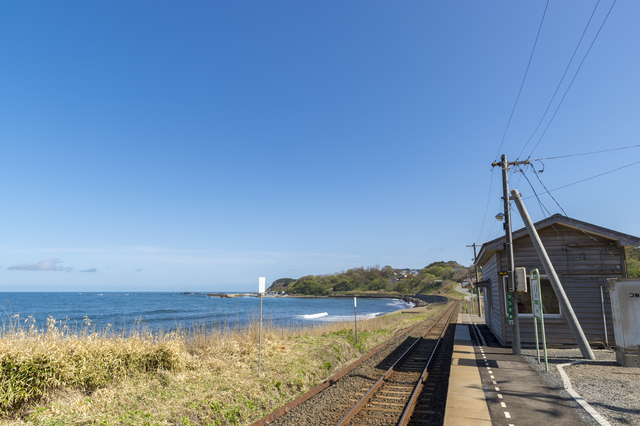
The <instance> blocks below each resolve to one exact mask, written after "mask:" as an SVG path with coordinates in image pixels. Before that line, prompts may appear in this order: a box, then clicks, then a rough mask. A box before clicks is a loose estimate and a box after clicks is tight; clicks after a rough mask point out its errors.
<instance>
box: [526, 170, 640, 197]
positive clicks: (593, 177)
mask: <svg viewBox="0 0 640 426" xmlns="http://www.w3.org/2000/svg"><path fill="white" fill-rule="evenodd" d="M636 164H640V161H636V162H634V163H631V164H627V165H626V166H622V167H618V168H617V169H613V170H609V171H608V172H604V173H600V174H597V175H595V176H591V177H588V178H586V179H582V180H579V181H577V182H573V183H569V184H567V185H563V186H559V187H557V188H554V189H547V188H545V190H546V192H541V193H540V194H549V195H551V194H550V193H551V192H553V191H557V190H559V189H563V188H566V187H568V186H572V185H577V184H579V183H582V182H586V181H588V180H591V179H595V178H597V177H600V176H604V175H608V174H609V173H613V172H617V171H618V170H622V169H626V168H627V167H631V166H634V165H636ZM536 176H537V174H536ZM543 186H544V185H543ZM531 197H533V195H531V196H529V197H526V198H523V200H526V199H527V198H531Z"/></svg>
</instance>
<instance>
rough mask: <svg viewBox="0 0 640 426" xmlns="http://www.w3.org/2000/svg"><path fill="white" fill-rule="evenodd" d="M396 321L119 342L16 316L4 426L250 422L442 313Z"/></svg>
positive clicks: (120, 338)
mask: <svg viewBox="0 0 640 426" xmlns="http://www.w3.org/2000/svg"><path fill="white" fill-rule="evenodd" d="M438 309H440V307H432V308H429V309H427V310H426V311H425V312H424V313H421V314H402V313H397V314H389V315H385V316H383V317H379V318H375V319H372V320H367V321H360V322H358V344H355V341H354V336H353V329H352V328H353V324H349V323H330V324H327V325H326V326H322V327H311V328H297V329H291V328H277V327H272V326H270V325H268V324H267V325H265V326H264V328H263V340H262V342H263V345H262V375H261V377H259V378H258V377H257V373H258V340H259V326H258V322H257V321H252V322H251V323H250V324H249V325H248V326H247V327H245V328H235V329H228V328H225V327H213V326H211V327H205V326H202V327H194V328H193V329H191V330H184V331H178V332H173V333H166V334H160V335H158V334H155V335H154V334H152V333H148V332H145V331H143V330H140V329H138V330H134V331H130V332H128V333H127V334H125V335H123V334H117V333H113V332H111V331H110V330H108V329H107V330H102V331H96V330H94V329H92V328H91V326H90V324H88V323H87V324H85V326H84V328H82V329H80V330H70V329H69V327H68V325H67V324H64V323H62V324H61V323H59V322H55V320H53V319H50V321H49V322H48V324H47V327H46V328H45V329H44V330H38V329H37V328H36V327H35V325H34V324H33V322H32V321H29V320H27V321H26V322H24V320H20V319H19V318H15V317H14V318H12V319H10V320H7V321H5V323H4V325H3V329H2V332H1V334H0V382H1V384H2V386H1V388H0V418H1V420H0V422H2V424H16V425H17V424H36V425H67V424H69V425H90V424H96V425H111V424H131V425H156V424H158V425H159V424H178V425H236V424H238V425H240V424H250V423H252V422H253V421H255V420H257V419H259V418H261V417H262V416H264V415H266V414H268V413H269V412H271V411H273V410H274V409H276V408H278V407H280V406H282V405H284V404H285V403H286V402H288V401H290V400H292V399H294V398H295V397H297V396H299V395H300V394H302V393H303V392H305V391H306V390H308V389H310V388H311V387H313V386H314V385H315V384H317V383H319V382H321V381H323V380H324V379H326V378H327V377H329V376H330V375H332V374H333V373H335V372H336V371H337V370H339V369H340V368H342V367H343V366H345V365H347V364H348V363H350V362H352V361H354V360H355V359H357V358H358V357H360V356H361V355H362V354H363V353H365V352H366V351H367V350H368V349H369V348H371V347H373V346H375V345H377V344H379V343H381V342H383V341H385V340H387V339H388V338H390V337H391V336H392V335H394V334H396V333H398V332H399V331H401V330H402V329H405V328H406V327H408V326H410V325H411V324H413V323H415V322H416V321H418V320H422V319H424V318H426V317H427V316H429V315H431V314H433V312H434V311H435V310H438Z"/></svg>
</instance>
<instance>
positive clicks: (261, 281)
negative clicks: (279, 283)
mask: <svg viewBox="0 0 640 426" xmlns="http://www.w3.org/2000/svg"><path fill="white" fill-rule="evenodd" d="M264 283H265V277H260V278H259V279H258V293H259V294H260V347H259V349H258V377H260V369H261V367H262V295H263V294H264Z"/></svg>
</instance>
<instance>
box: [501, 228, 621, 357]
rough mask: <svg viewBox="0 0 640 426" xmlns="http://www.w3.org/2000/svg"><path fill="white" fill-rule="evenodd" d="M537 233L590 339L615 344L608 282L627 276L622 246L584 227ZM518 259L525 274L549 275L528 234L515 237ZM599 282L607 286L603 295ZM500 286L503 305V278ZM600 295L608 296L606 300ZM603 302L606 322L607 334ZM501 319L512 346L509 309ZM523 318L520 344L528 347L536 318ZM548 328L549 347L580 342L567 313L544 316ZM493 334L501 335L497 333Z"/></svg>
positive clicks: (503, 263) (503, 264)
mask: <svg viewBox="0 0 640 426" xmlns="http://www.w3.org/2000/svg"><path fill="white" fill-rule="evenodd" d="M538 232H539V235H540V238H541V240H542V242H543V244H544V246H545V249H546V250H547V254H548V255H549V258H550V260H551V263H552V264H553V266H554V268H555V270H556V273H557V274H558V278H559V279H560V282H561V283H562V286H563V288H564V290H565V293H566V294H567V297H568V299H569V302H570V304H571V306H572V307H573V310H574V312H575V314H576V317H577V318H578V321H579V322H580V325H581V326H582V329H583V331H584V333H585V335H586V337H587V340H588V341H589V342H590V343H592V344H598V343H604V342H605V340H608V344H609V345H610V346H611V345H614V344H615V339H614V335H613V322H612V316H611V304H610V301H609V292H608V290H607V289H606V280H607V278H621V277H624V276H625V275H626V272H625V271H626V268H625V265H626V261H625V255H624V248H621V247H618V246H617V245H616V242H615V241H614V240H612V239H605V238H603V237H601V236H595V237H594V238H595V239H594V238H591V237H590V236H589V235H587V234H585V233H584V232H582V231H580V230H576V229H573V228H569V227H566V226H564V225H560V224H556V225H554V226H553V227H547V228H544V229H542V230H539V231H538ZM514 257H515V264H516V266H523V267H525V268H526V269H527V274H528V273H529V272H530V271H531V270H533V269H534V268H538V269H539V270H540V273H541V274H545V273H546V272H545V271H544V270H543V268H542V264H541V263H540V260H539V258H538V256H537V254H536V251H535V248H534V246H533V243H532V242H531V239H530V238H529V236H528V235H526V236H523V237H521V238H518V239H517V240H516V241H514ZM500 260H501V262H500V269H501V270H507V262H506V256H502V257H501V259H500ZM496 275H497V272H496ZM601 286H603V291H602V293H601V291H600V288H601ZM499 287H500V288H499V293H500V303H501V305H504V292H503V289H502V285H501V281H500V286H499ZM601 294H602V296H604V304H603V303H602V299H603V298H602V296H601ZM543 302H544V301H543ZM603 305H604V316H605V317H606V324H607V326H606V330H607V335H606V337H605V325H604V323H605V320H604V318H603ZM501 319H502V330H503V333H502V336H504V340H503V344H507V345H510V344H511V330H510V326H509V325H508V320H507V318H506V313H505V314H503V315H502V317H501ZM519 319H520V338H521V342H522V344H523V345H524V346H526V345H532V344H535V336H534V327H533V318H531V317H524V316H520V317H519ZM492 322H493V318H492ZM494 329H497V327H495V324H493V328H492V330H494ZM545 330H546V336H547V344H549V345H575V344H576V341H575V339H574V337H573V333H572V332H571V329H570V327H569V325H568V323H567V322H566V320H565V319H564V317H563V318H558V319H554V318H548V319H547V318H545ZM494 334H496V335H498V333H496V331H494Z"/></svg>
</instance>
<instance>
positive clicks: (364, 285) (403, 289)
mask: <svg viewBox="0 0 640 426" xmlns="http://www.w3.org/2000/svg"><path fill="white" fill-rule="evenodd" d="M472 273H473V267H466V266H463V265H461V264H459V263H458V262H455V261H449V262H444V261H440V262H433V263H431V264H429V265H427V266H425V267H424V268H422V269H410V268H405V269H397V268H392V267H391V266H384V267H382V268H380V267H379V266H372V267H368V268H364V267H359V268H352V269H349V270H347V271H342V272H339V273H335V274H329V275H306V276H304V277H301V278H298V279H297V280H294V279H292V278H280V279H278V280H276V281H274V282H273V284H271V286H270V287H269V288H268V289H267V290H268V291H282V290H284V291H286V292H287V293H288V294H302V295H317V296H328V295H331V294H344V293H353V292H379V293H396V294H397V293H400V294H413V293H423V294H430V293H434V292H443V291H445V292H448V290H445V287H446V288H447V289H448V288H449V287H450V285H449V284H452V283H455V282H460V281H462V280H463V279H465V278H467V277H469V276H471V274H472ZM443 286H444V287H443Z"/></svg>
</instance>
